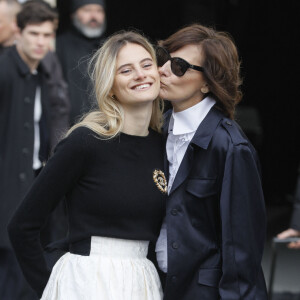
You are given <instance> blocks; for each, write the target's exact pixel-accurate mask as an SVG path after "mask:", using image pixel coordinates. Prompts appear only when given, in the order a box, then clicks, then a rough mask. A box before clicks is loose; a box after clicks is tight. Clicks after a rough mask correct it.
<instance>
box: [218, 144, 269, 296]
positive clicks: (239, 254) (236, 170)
mask: <svg viewBox="0 0 300 300" xmlns="http://www.w3.org/2000/svg"><path fill="white" fill-rule="evenodd" d="M249 146H250V145H248V144H247V143H244V144H238V145H233V144H231V146H230V148H229V151H228V153H227V157H226V162H225V169H224V177H223V182H222V188H221V195H220V215H221V228H222V271H223V275H222V278H221V280H220V286H219V290H220V296H221V299H222V300H225V299H226V300H229V299H230V300H234V299H243V300H252V299H253V300H254V299H267V298H265V296H264V295H265V291H266V290H265V283H264V279H263V276H262V270H261V259H262V254H263V247H264V242H265V233H266V218H265V203H264V197H263V191H262V185H261V177H260V173H259V167H258V164H257V159H256V154H255V152H253V151H252V150H251V149H250V147H249ZM258 294H261V296H258Z"/></svg>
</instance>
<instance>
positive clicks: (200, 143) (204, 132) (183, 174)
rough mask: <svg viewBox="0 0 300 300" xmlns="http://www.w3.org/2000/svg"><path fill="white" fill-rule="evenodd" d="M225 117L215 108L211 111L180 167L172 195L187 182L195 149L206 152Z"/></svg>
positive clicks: (197, 132) (200, 126) (199, 128)
mask: <svg viewBox="0 0 300 300" xmlns="http://www.w3.org/2000/svg"><path fill="white" fill-rule="evenodd" d="M223 117H224V115H223V114H222V113H221V112H220V111H218V110H217V109H216V108H215V107H212V109H211V110H210V111H209V113H208V114H207V116H206V117H205V118H204V120H203V121H202V122H201V124H200V125H199V127H198V129H197V131H196V133H195V135H194V137H193V139H192V140H191V142H190V144H189V145H188V147H187V150H186V152H185V155H184V157H183V159H182V162H181V164H180V166H179V169H178V172H177V174H176V177H175V180H174V182H173V185H172V188H171V191H170V193H169V194H170V195H171V194H172V193H173V192H174V191H175V190H176V189H177V188H178V187H179V186H180V185H181V184H182V183H183V182H184V181H185V179H186V178H187V177H188V175H189V173H190V171H191V168H192V166H193V161H194V148H195V147H200V148H202V149H204V150H206V149H207V148H208V146H209V143H210V141H211V139H212V136H213V134H214V132H215V130H216V128H217V126H218V124H219V123H220V121H221V119H222V118H223Z"/></svg>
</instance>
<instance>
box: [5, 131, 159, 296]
mask: <svg viewBox="0 0 300 300" xmlns="http://www.w3.org/2000/svg"><path fill="white" fill-rule="evenodd" d="M163 152H164V141H163V138H162V136H161V135H160V134H158V133H156V132H155V131H153V130H150V131H149V135H148V136H146V137H139V136H131V135H127V134H124V133H121V134H120V135H119V136H117V137H116V138H113V139H110V140H103V139H101V138H100V137H99V136H97V135H96V133H94V132H93V131H91V130H90V129H88V128H84V127H80V128H78V129H76V130H75V131H74V132H73V133H72V134H71V135H70V136H69V137H67V138H66V139H64V140H62V141H61V142H60V143H59V145H58V146H57V147H56V150H55V153H54V155H53V156H52V158H51V159H50V160H49V161H48V163H47V165H46V166H45V168H44V169H43V171H42V172H41V173H40V175H39V176H38V177H37V179H36V181H35V183H34V184H33V186H32V188H31V189H30V191H29V192H28V194H27V195H26V197H25V199H24V200H23V202H22V204H21V205H20V207H19V208H18V210H17V212H16V213H15V215H14V217H13V218H12V220H11V222H10V224H9V227H8V229H9V235H10V238H11V242H12V245H13V247H14V249H15V252H16V255H17V258H18V260H19V262H20V264H21V267H22V269H23V272H24V274H25V276H26V278H27V280H28V282H29V283H30V284H31V286H32V287H33V288H34V289H35V290H36V291H37V293H38V294H39V295H42V292H43V290H44V288H45V286H46V284H47V281H48V279H49V276H50V270H48V269H47V267H46V262H45V259H44V256H43V249H42V247H41V244H40V240H39V232H40V229H41V227H42V226H43V224H44V221H45V219H46V217H47V216H48V215H49V213H50V211H51V210H53V208H54V207H55V206H56V205H57V203H58V202H59V201H60V199H61V198H62V197H63V196H64V195H66V203H67V210H68V222H69V235H68V238H67V240H68V243H69V244H71V243H74V242H78V241H80V240H83V239H86V238H88V237H90V236H106V237H116V238H123V239H134V240H156V238H157V236H158V234H159V230H160V225H161V221H162V218H163V215H164V211H165V195H164V194H163V193H162V192H161V191H160V190H159V188H158V187H157V186H156V184H155V182H154V180H153V172H154V171H155V170H163Z"/></svg>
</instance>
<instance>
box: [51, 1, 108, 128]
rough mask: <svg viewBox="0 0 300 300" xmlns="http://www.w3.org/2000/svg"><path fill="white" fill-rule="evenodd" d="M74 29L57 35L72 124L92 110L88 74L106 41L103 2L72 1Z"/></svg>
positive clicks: (72, 27)
mask: <svg viewBox="0 0 300 300" xmlns="http://www.w3.org/2000/svg"><path fill="white" fill-rule="evenodd" d="M70 17H71V26H70V27H69V28H68V29H67V30H65V31H64V32H62V33H61V34H60V35H58V37H57V40H56V51H57V55H58V58H59V60H60V62H61V65H62V68H63V73H64V76H65V78H66V80H67V82H68V84H69V95H70V102H71V116H70V122H71V124H74V123H75V122H76V120H77V119H78V117H80V116H81V115H82V113H86V112H88V111H89V110H90V109H91V97H90V94H91V86H90V78H89V76H88V73H87V65H88V60H89V58H90V56H91V55H92V54H93V53H94V52H95V51H96V50H97V49H98V48H99V46H100V45H101V44H102V43H103V41H104V33H105V29H106V16H105V2H104V0H71V16H70Z"/></svg>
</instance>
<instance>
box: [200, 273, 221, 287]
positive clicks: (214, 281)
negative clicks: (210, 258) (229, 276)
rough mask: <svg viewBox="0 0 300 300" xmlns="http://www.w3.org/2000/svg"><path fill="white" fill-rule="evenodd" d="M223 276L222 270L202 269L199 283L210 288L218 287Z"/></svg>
mask: <svg viewBox="0 0 300 300" xmlns="http://www.w3.org/2000/svg"><path fill="white" fill-rule="evenodd" d="M221 276H222V270H221V269H200V270H199V277H198V283H199V284H202V285H206V286H210V287H218V286H219V282H220V279H221Z"/></svg>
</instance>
